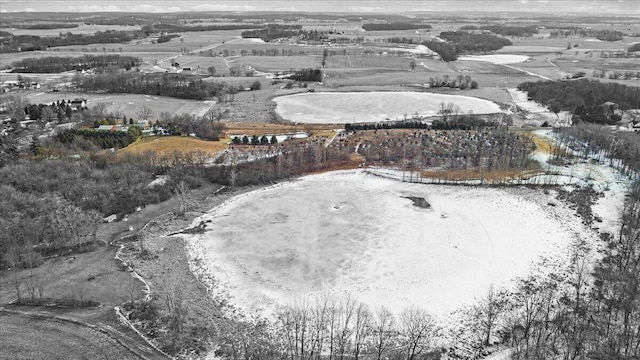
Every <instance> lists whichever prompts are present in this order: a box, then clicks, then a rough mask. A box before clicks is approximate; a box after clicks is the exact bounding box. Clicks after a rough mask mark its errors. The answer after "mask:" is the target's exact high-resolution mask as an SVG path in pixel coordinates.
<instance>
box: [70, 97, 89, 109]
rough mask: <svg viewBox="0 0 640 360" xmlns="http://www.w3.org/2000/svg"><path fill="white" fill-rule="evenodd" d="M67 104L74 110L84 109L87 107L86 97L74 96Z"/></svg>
mask: <svg viewBox="0 0 640 360" xmlns="http://www.w3.org/2000/svg"><path fill="white" fill-rule="evenodd" d="M69 106H71V107H72V108H74V109H76V110H80V109H84V108H86V107H87V99H82V98H76V99H73V100H71V101H70V102H69Z"/></svg>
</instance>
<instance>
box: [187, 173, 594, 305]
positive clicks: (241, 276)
mask: <svg viewBox="0 0 640 360" xmlns="http://www.w3.org/2000/svg"><path fill="white" fill-rule="evenodd" d="M407 196H415V197H422V198H424V199H426V200H427V201H428V202H429V203H430V204H431V206H432V208H431V209H423V208H419V207H416V206H414V205H413V203H412V201H411V200H409V199H407V198H405V197H407ZM553 199H554V194H553V191H551V192H550V193H548V194H545V193H544V192H543V191H542V190H532V189H526V188H521V187H518V188H501V189H497V188H478V187H451V186H438V185H420V184H410V183H402V182H399V181H394V180H389V179H384V178H380V177H377V176H373V175H368V174H366V173H364V172H363V171H356V170H354V171H341V172H330V173H325V174H320V175H311V176H305V177H302V178H300V179H298V180H296V181H292V182H287V183H283V184H279V185H276V186H272V187H269V188H265V189H261V190H256V191H253V192H249V193H245V194H243V195H239V196H237V197H234V198H232V199H231V200H229V201H228V202H226V203H224V204H222V205H221V206H219V207H217V208H215V209H213V210H212V211H210V212H209V213H208V214H206V215H204V216H203V217H201V218H199V219H196V221H194V224H199V223H200V221H205V222H207V223H206V224H207V225H206V227H207V230H208V231H207V232H206V233H204V234H199V235H186V236H185V238H186V240H187V241H186V242H187V248H188V249H189V253H190V256H191V259H192V260H193V264H199V265H198V266H200V268H199V269H196V272H204V273H205V274H206V275H209V276H212V277H213V278H214V279H215V280H216V281H217V284H218V286H217V290H216V291H218V292H219V293H223V294H224V296H230V298H231V301H232V302H234V303H236V304H237V305H238V306H240V307H241V308H242V309H244V310H245V311H247V312H249V313H263V311H265V310H267V311H268V310H269V309H270V308H271V307H272V306H274V305H277V304H282V303H288V302H291V301H295V300H297V299H300V298H304V297H308V296H315V295H319V294H320V293H334V294H338V295H340V294H344V293H347V292H349V293H351V294H352V295H354V296H355V297H357V298H358V299H359V300H361V301H364V302H366V303H368V304H370V305H372V306H376V305H386V306H388V307H389V308H392V309H396V310H399V309H402V308H404V307H405V306H408V305H417V306H419V307H423V308H425V309H427V310H429V311H431V312H432V313H434V314H436V315H445V314H447V313H449V312H450V311H452V310H455V309H457V308H459V307H460V306H463V305H465V304H469V303H473V302H474V299H477V298H479V297H481V296H482V295H483V294H484V293H486V291H487V289H488V287H489V286H490V285H491V284H494V285H496V286H500V285H507V284H509V282H510V280H511V279H513V278H514V277H516V276H518V275H524V274H526V273H528V272H529V271H530V270H531V268H532V267H536V268H537V270H538V271H540V267H539V265H536V264H537V263H538V261H539V259H540V257H541V256H547V257H549V258H551V259H553V258H555V257H559V258H563V257H564V256H566V252H567V247H568V246H569V245H570V244H571V243H572V241H573V240H574V239H575V238H576V237H577V236H579V237H580V238H583V239H587V240H588V241H590V242H592V243H593V242H595V241H596V235H595V232H594V231H592V230H589V229H587V228H585V227H584V225H582V224H581V221H580V219H579V218H577V217H575V216H574V215H573V212H572V211H571V210H570V209H568V208H567V207H565V206H564V205H562V204H557V205H556V206H549V205H548V203H549V202H551V201H553ZM214 296H216V295H215V294H214ZM217 296H221V295H220V294H218V295H217Z"/></svg>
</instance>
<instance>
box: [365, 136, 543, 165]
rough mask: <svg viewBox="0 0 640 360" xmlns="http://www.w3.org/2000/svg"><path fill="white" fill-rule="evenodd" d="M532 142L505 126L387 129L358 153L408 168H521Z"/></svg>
mask: <svg viewBox="0 0 640 360" xmlns="http://www.w3.org/2000/svg"><path fill="white" fill-rule="evenodd" d="M534 149H535V144H534V143H533V142H532V141H531V139H529V138H528V137H526V136H524V135H521V134H517V133H514V132H510V131H506V130H504V129H488V130H482V131H440V130H435V131H434V130H419V131H415V132H413V133H411V134H406V133H404V132H395V133H392V132H387V133H386V134H384V135H378V136H374V137H373V138H371V139H367V140H365V141H363V142H362V144H361V146H360V147H359V149H358V153H359V154H361V155H364V156H365V157H366V158H367V161H370V162H378V163H394V164H401V165H403V166H405V167H407V168H417V169H426V168H430V167H444V168H447V169H467V168H482V169H486V170H488V171H490V170H504V169H523V168H526V167H527V166H528V165H529V162H530V160H529V154H530V153H531V151H533V150H534Z"/></svg>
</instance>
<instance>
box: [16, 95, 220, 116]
mask: <svg viewBox="0 0 640 360" xmlns="http://www.w3.org/2000/svg"><path fill="white" fill-rule="evenodd" d="M26 98H27V100H28V101H29V102H30V103H32V104H38V103H43V104H51V102H53V101H57V100H65V101H66V100H69V99H71V100H72V99H75V98H85V99H87V100H88V101H87V106H88V107H89V108H91V107H92V106H94V105H95V104H97V103H105V104H107V107H106V109H105V113H113V114H117V115H118V117H122V116H127V117H129V118H130V117H133V118H135V119H138V118H139V117H140V116H139V115H138V114H139V112H140V108H141V107H142V106H147V107H149V108H150V109H151V112H152V114H151V116H150V118H151V119H157V118H158V117H159V116H160V114H161V113H162V112H169V113H171V114H201V113H203V112H205V111H206V110H207V109H208V108H209V107H210V106H211V103H207V102H204V101H197V100H185V99H176V98H170V97H162V96H150V95H139V94H88V93H73V92H70V93H66V92H57V93H46V92H33V91H32V92H30V93H29V95H27V97H26Z"/></svg>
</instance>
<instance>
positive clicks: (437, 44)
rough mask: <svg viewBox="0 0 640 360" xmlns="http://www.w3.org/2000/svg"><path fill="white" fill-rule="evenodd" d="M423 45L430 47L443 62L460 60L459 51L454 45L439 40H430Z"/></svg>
mask: <svg viewBox="0 0 640 360" xmlns="http://www.w3.org/2000/svg"><path fill="white" fill-rule="evenodd" d="M422 45H424V46H426V47H428V48H429V49H430V50H431V51H435V52H436V53H437V54H438V55H439V56H440V58H441V59H442V60H443V61H446V62H450V61H455V60H456V59H458V50H457V49H456V46H455V45H453V44H449V43H446V42H442V41H437V40H428V41H423V42H422Z"/></svg>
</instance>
